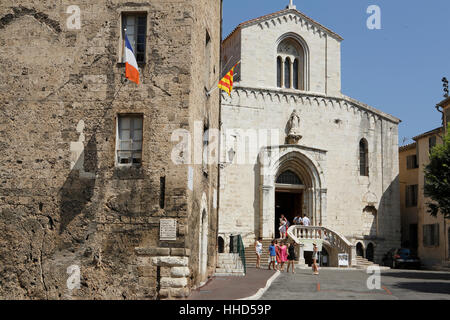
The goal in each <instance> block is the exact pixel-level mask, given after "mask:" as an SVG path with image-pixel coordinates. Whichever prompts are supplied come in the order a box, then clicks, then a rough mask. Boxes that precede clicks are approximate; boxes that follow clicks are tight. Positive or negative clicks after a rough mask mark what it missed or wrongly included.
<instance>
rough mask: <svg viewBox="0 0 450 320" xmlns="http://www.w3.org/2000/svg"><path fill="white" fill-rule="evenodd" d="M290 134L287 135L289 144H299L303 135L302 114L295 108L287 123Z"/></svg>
mask: <svg viewBox="0 0 450 320" xmlns="http://www.w3.org/2000/svg"><path fill="white" fill-rule="evenodd" d="M287 129H288V135H287V137H286V143H287V144H297V143H298V142H299V141H300V139H301V138H302V135H301V134H300V116H299V115H298V112H297V110H295V109H294V111H292V114H291V116H290V118H289V121H288V123H287Z"/></svg>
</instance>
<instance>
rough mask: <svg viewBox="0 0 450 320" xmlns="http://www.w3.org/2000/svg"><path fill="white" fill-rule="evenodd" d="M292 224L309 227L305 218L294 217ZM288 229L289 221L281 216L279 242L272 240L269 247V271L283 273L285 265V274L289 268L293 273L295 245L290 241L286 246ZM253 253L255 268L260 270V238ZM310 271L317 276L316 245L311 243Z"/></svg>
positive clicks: (308, 222) (261, 249)
mask: <svg viewBox="0 0 450 320" xmlns="http://www.w3.org/2000/svg"><path fill="white" fill-rule="evenodd" d="M293 222H294V224H296V225H304V226H310V225H311V221H310V220H309V218H308V217H307V216H303V217H302V216H300V215H298V216H296V217H295V218H294V221H293ZM288 228H289V221H288V220H287V219H286V217H285V216H284V215H281V217H280V229H279V230H280V235H281V241H280V242H278V240H273V241H272V244H271V245H270V246H269V256H270V258H269V270H271V269H272V270H277V271H281V272H284V265H285V264H286V263H287V268H286V272H289V268H290V267H291V271H292V273H295V268H294V261H295V260H296V257H295V246H296V245H297V244H296V243H295V241H292V242H291V243H290V245H289V247H288V246H287V240H286V238H287V229H288ZM255 252H256V268H261V256H262V253H263V244H262V238H259V239H258V240H257V241H255ZM312 260H313V264H312V269H313V274H315V275H318V274H319V267H318V264H317V261H318V248H317V245H316V243H313V254H312Z"/></svg>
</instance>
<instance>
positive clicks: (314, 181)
mask: <svg viewBox="0 0 450 320" xmlns="http://www.w3.org/2000/svg"><path fill="white" fill-rule="evenodd" d="M325 160H326V151H324V150H319V149H314V148H308V147H304V146H298V145H284V146H271V147H266V148H263V149H262V151H261V153H260V155H259V164H260V172H261V187H260V193H261V195H260V201H261V204H260V217H259V222H260V223H259V225H260V226H259V227H260V230H259V234H260V236H261V237H263V238H266V239H267V238H274V237H275V236H276V235H277V233H276V229H275V226H276V221H277V216H276V214H277V213H276V199H275V198H276V195H277V193H283V192H291V193H297V194H300V195H301V196H300V199H301V200H300V205H301V209H299V210H297V211H296V212H298V211H300V210H301V212H302V214H304V215H307V216H308V217H309V218H310V220H311V224H312V225H319V223H321V224H322V225H323V226H325V225H326V192H327V189H326V181H325V174H324V170H325V165H326V163H325ZM288 171H290V172H292V173H294V174H295V175H296V176H297V177H298V178H299V180H300V181H301V183H302V184H301V185H286V184H283V183H281V184H277V183H276V181H277V178H278V177H279V176H280V175H282V174H283V173H285V172H288Z"/></svg>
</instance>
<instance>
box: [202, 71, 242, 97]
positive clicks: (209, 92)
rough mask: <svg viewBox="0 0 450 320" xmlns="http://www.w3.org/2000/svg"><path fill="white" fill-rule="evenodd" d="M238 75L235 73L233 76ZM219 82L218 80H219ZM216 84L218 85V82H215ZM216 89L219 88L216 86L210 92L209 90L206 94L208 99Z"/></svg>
mask: <svg viewBox="0 0 450 320" xmlns="http://www.w3.org/2000/svg"><path fill="white" fill-rule="evenodd" d="M238 74H239V73H237V72H236V74H235V76H237V75H238ZM219 81H220V80H219ZM217 84H219V82H217ZM216 89H219V87H218V86H217V85H216V86H214V87H213V88H212V89H211V90H209V91H208V92H206V95H207V96H208V97H209V96H210V95H211V93H213V92H214V91H216Z"/></svg>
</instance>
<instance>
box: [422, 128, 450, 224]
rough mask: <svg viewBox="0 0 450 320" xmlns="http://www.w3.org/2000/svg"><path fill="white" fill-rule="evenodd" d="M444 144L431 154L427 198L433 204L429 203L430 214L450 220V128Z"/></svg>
mask: <svg viewBox="0 0 450 320" xmlns="http://www.w3.org/2000/svg"><path fill="white" fill-rule="evenodd" d="M443 140H444V141H443V142H444V143H443V144H438V145H436V146H435V147H434V148H433V149H432V150H431V154H430V163H429V164H428V165H427V166H426V167H425V170H424V171H425V187H424V191H425V196H427V197H429V198H430V199H431V200H432V202H429V203H427V205H428V212H429V213H430V214H431V215H433V216H437V215H438V214H439V213H441V214H443V215H444V217H446V218H450V126H449V129H448V130H447V134H446V135H445V136H444V139H443Z"/></svg>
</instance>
